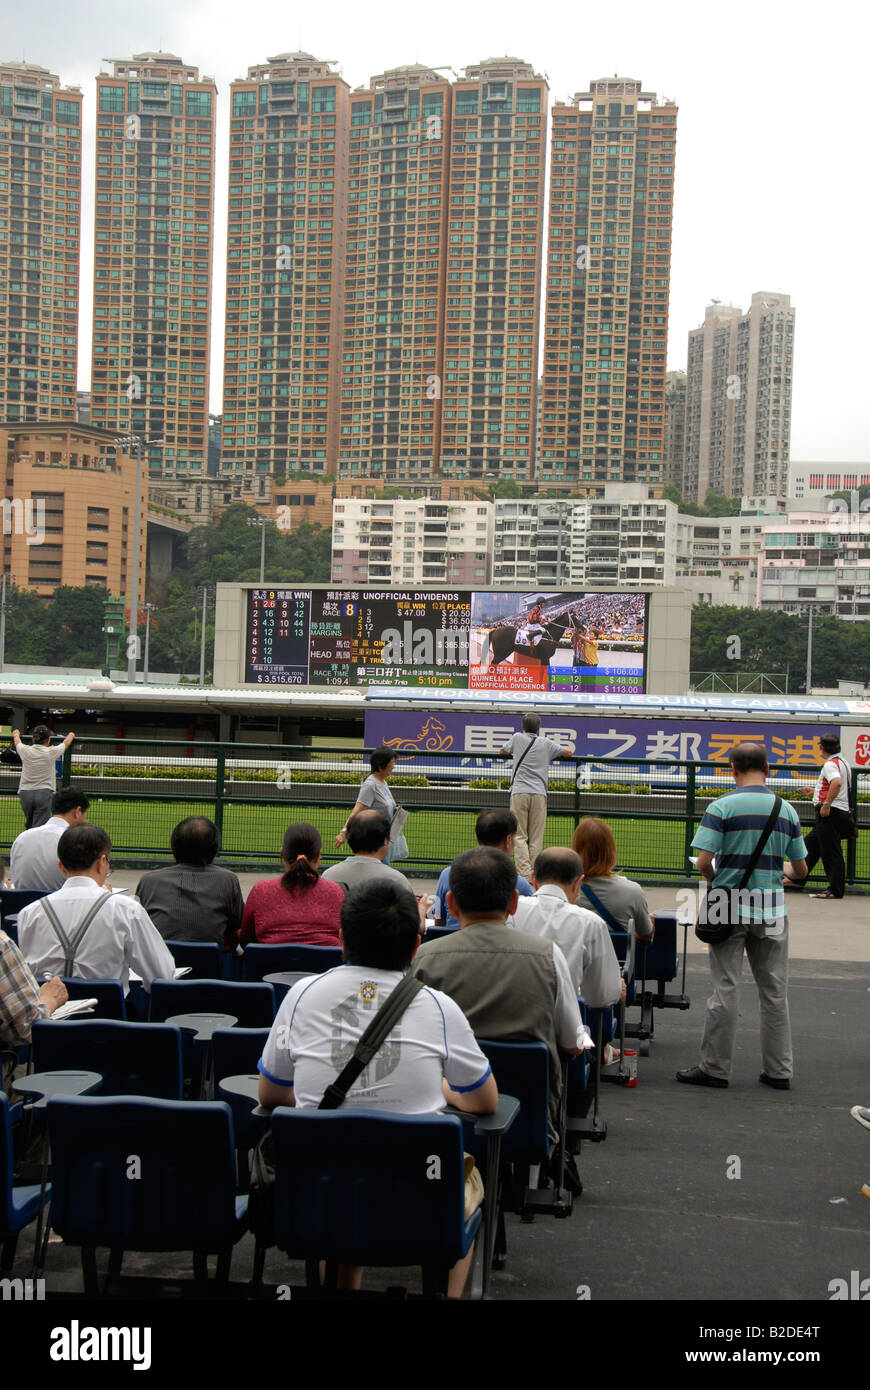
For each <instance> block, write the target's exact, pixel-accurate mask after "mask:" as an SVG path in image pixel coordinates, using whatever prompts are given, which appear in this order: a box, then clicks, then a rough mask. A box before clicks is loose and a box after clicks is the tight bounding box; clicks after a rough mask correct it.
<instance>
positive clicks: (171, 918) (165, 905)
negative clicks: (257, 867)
mask: <svg viewBox="0 0 870 1390" xmlns="http://www.w3.org/2000/svg"><path fill="white" fill-rule="evenodd" d="M170 845H171V848H172V853H173V855H174V856H175V863H174V864H167V865H165V866H164V867H163V868H161V869H151V870H150V872H149V873H147V874H144V875H143V876H142V878H141V879H140V880H139V886H138V888H137V889H136V897H137V898H138V899H139V901H140V903H141V904H142V906H143V907H144V909H145V911H146V912H147V913H148V915H149V917H150V918H151V920H152V922H153V923H154V925H155V927H156V928H157V930H158V931H159V932H160V935H161V936H162V937H163V939H164V940H170V941H217V942H218V944H219V945H221V946H223V948H224V950H231V949H233V947H234V945H235V940H236V937H237V936H238V932H239V927H240V926H241V925H242V908H243V906H244V904H243V901H242V890H241V887H240V885H239V880H238V879H237V878H236V875H235V874H233V873H230V870H229V869H222V868H221V867H220V865H218V864H215V862H214V860H215V857H216V855H217V853H218V851H219V850H220V847H221V835H220V831H219V830H218V828H217V826H216V825H215V824H214V822H213V821H210V820H207V819H206V818H205V816H188V817H187V819H186V820H183V821H179V823H178V825H176V827H175V829H174V830H173V832H172V839H171V841H170Z"/></svg>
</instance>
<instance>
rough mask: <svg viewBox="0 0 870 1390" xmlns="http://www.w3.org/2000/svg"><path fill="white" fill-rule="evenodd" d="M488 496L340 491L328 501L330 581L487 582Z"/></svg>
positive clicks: (490, 512)
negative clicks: (467, 498)
mask: <svg viewBox="0 0 870 1390" xmlns="http://www.w3.org/2000/svg"><path fill="white" fill-rule="evenodd" d="M492 539H493V507H492V503H491V502H482V501H478V502H474V503H468V502H441V501H437V500H434V499H423V500H416V499H407V498H380V499H377V498H350V497H348V498H342V499H340V500H336V501H335V503H334V505H333V523H332V582H333V584H341V585H344V586H348V587H352V586H358V585H360V584H394V585H401V586H404V585H408V584H416V585H420V584H447V585H453V584H455V585H457V586H462V587H464V588H480V587H486V586H487V585H488V584H489V582H490V578H491V573H492V571H491V556H492Z"/></svg>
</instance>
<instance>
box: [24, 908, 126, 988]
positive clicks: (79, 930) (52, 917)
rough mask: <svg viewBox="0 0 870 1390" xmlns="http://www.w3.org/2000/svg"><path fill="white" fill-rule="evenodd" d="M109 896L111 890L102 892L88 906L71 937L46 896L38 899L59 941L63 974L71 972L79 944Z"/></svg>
mask: <svg viewBox="0 0 870 1390" xmlns="http://www.w3.org/2000/svg"><path fill="white" fill-rule="evenodd" d="M111 896H112V894H111V892H108V893H103V894H102V896H101V897H99V898H97V901H96V902H95V903H93V904H92V906H91V907H89V908H88V911H87V913H86V914H85V918H84V921H83V922H81V923H80V925H79V926H78V927H76V929H75V931H74V932H73V934H72V936H71V937H70V936H67V934H66V932H65V931H64V929H63V927H62V926H61V924H60V920H59V918H58V915H57V913H56V912H55V910H54V908H53V907H52V905H51V903H50V902H49V900H48V898H41V899H40V903H41V905H42V907H43V909H44V911H45V915H46V917H47V918H48V921H49V925H50V926H51V928H52V930H53V932H54V934H55V936H56V937H57V939H58V941H59V942H60V949H61V950H62V951H63V973H64V975H71V974H72V970H73V962H74V961H75V958H76V952H77V951H78V949H79V946H81V944H82V941H83V940H84V935H85V932H86V931H87V929H88V927H89V926H90V925H91V923H92V922H93V920H94V918H95V917H96V915H97V913H98V912H99V911H100V909H101V908H102V907H103V906H104V904H105V903H107V902H108V900H109V898H111Z"/></svg>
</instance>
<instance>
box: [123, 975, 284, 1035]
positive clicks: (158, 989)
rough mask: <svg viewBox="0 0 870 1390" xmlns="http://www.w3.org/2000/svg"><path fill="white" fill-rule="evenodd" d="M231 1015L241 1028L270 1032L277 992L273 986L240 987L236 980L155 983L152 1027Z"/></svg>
mask: <svg viewBox="0 0 870 1390" xmlns="http://www.w3.org/2000/svg"><path fill="white" fill-rule="evenodd" d="M192 1013H193V1014H197V1013H219V1014H232V1015H233V1017H234V1018H236V1019H238V1021H239V1025H240V1026H241V1027H242V1028H271V1026H272V1023H273V1020H274V1018H275V991H274V990H273V988H272V986H271V985H267V984H264V983H262V982H261V983H260V984H238V983H236V982H235V981H233V980H153V981H152V982H151V1010H150V1014H149V1017H150V1020H151V1022H152V1023H162V1022H163V1020H164V1019H166V1018H172V1017H173V1015H174V1014H192Z"/></svg>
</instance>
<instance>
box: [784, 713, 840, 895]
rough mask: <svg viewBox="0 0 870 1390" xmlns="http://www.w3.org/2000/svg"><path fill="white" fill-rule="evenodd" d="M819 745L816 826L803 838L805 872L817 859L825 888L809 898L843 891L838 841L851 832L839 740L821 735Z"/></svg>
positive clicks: (815, 796) (813, 865)
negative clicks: (820, 863) (820, 761)
mask: <svg viewBox="0 0 870 1390" xmlns="http://www.w3.org/2000/svg"><path fill="white" fill-rule="evenodd" d="M819 744H820V746H821V749H822V752H823V753H824V755H825V761H824V763H823V764H822V770H821V772H820V773H819V776H818V779H817V781H816V786H815V790H814V792H813V805H814V806H815V808H816V823H815V825H814V826H813V828H812V830H811V831H810V833H809V835H808V836H807V838H806V846H807V873H808V874H811V873H812V871H813V869H814V868H815V866H816V864H817V863H818V861H819V860H820V859H821V861H822V866H823V868H824V870H825V873H826V874H827V877H828V887H827V888H826V889H825V891H824V892H823V893H811V894H810V897H811V898H842V897H843V895H844V893H845V892H846V865H845V863H844V860H843V851H842V849H841V848H840V842H841V840H844V839H846V838H847V837H848V836H850V835H851V833H852V820H851V808H850V806H849V790H850V788H849V782H850V779H851V768H850V767H849V764H848V763H847V762H846V759H845V758H843V757H841V755H840V740H839V738H838V737H837V735H836V734H822V737H821V738H820V739H819ZM788 881H789V880H788V879H786V882H788Z"/></svg>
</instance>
